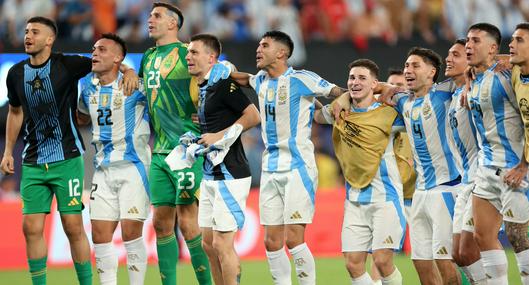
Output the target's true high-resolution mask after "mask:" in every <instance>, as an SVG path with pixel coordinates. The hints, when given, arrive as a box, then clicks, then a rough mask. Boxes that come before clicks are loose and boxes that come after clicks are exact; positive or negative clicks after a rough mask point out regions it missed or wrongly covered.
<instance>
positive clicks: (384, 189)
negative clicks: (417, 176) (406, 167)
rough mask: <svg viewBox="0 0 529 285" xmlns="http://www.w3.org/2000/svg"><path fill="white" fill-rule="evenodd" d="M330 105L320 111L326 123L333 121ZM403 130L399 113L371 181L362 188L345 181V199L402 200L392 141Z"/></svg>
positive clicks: (362, 110)
mask: <svg viewBox="0 0 529 285" xmlns="http://www.w3.org/2000/svg"><path fill="white" fill-rule="evenodd" d="M380 106H381V104H380V103H378V102H375V103H373V104H372V105H371V106H369V107H368V108H365V109H362V108H354V107H351V112H367V111H370V110H374V109H376V108H378V107H380ZM329 109H330V105H326V106H325V107H324V108H323V109H322V112H323V113H324V114H323V116H324V118H325V120H326V121H327V123H329V124H332V123H333V116H331V115H330V110H329ZM403 130H404V121H403V120H402V117H401V116H400V115H399V116H397V117H396V118H395V121H394V122H393V127H392V130H391V133H390V137H389V140H388V146H387V147H386V150H385V152H384V154H383V155H382V159H381V160H380V166H379V168H378V171H377V173H376V175H375V177H374V178H373V180H372V181H371V183H370V184H369V185H368V186H366V187H364V188H362V189H356V188H352V187H351V185H350V184H349V183H347V181H346V182H345V191H346V194H345V195H346V199H347V200H349V201H351V202H358V203H375V202H386V201H401V200H403V193H402V181H401V179H400V174H399V168H398V166H397V160H396V159H395V153H394V152H393V141H394V139H395V134H397V133H398V132H401V131H403Z"/></svg>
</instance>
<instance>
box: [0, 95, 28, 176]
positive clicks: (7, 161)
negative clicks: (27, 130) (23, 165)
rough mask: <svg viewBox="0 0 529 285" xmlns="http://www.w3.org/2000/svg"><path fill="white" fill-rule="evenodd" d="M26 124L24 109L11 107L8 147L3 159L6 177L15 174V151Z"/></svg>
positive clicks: (8, 119)
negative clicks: (23, 124) (23, 125)
mask: <svg viewBox="0 0 529 285" xmlns="http://www.w3.org/2000/svg"><path fill="white" fill-rule="evenodd" d="M23 122H24V112H23V111H22V107H21V106H18V107H15V106H13V105H9V111H8V113H7V124H6V145H5V148H4V156H3V158H2V163H1V169H2V173H3V174H5V175H9V174H13V173H15V160H14V159H13V149H14V148H15V144H16V142H17V138H18V134H19V133H20V129H21V128H22V123H23Z"/></svg>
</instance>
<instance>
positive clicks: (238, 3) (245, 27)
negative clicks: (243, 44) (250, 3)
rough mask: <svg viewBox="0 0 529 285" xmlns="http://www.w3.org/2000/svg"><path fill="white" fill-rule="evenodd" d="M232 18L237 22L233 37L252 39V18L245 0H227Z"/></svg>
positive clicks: (236, 38) (235, 38)
mask: <svg viewBox="0 0 529 285" xmlns="http://www.w3.org/2000/svg"><path fill="white" fill-rule="evenodd" d="M225 3H226V4H227V5H228V10H229V15H230V18H231V19H232V20H233V21H234V22H235V30H234V32H233V39H234V40H236V41H245V40H249V39H250V26H251V21H252V20H251V18H250V16H249V14H248V12H247V9H246V5H245V1H244V0H226V1H225Z"/></svg>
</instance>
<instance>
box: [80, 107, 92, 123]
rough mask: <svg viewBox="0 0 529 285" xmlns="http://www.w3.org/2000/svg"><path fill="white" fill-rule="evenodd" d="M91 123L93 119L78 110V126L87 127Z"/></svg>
mask: <svg viewBox="0 0 529 285" xmlns="http://www.w3.org/2000/svg"><path fill="white" fill-rule="evenodd" d="M91 121H92V119H91V118H90V116H88V115H86V114H83V113H81V112H80V111H79V110H77V124H78V125H79V126H86V125H88V124H90V122H91Z"/></svg>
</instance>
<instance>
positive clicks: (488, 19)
mask: <svg viewBox="0 0 529 285" xmlns="http://www.w3.org/2000/svg"><path fill="white" fill-rule="evenodd" d="M499 1H501V0H470V8H469V10H470V11H471V13H470V21H469V25H472V24H475V23H483V22H485V23H490V24H493V25H495V26H496V27H498V28H499V29H500V31H502V30H503V19H502V15H501V7H500V3H499ZM509 36H510V35H509Z"/></svg>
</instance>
